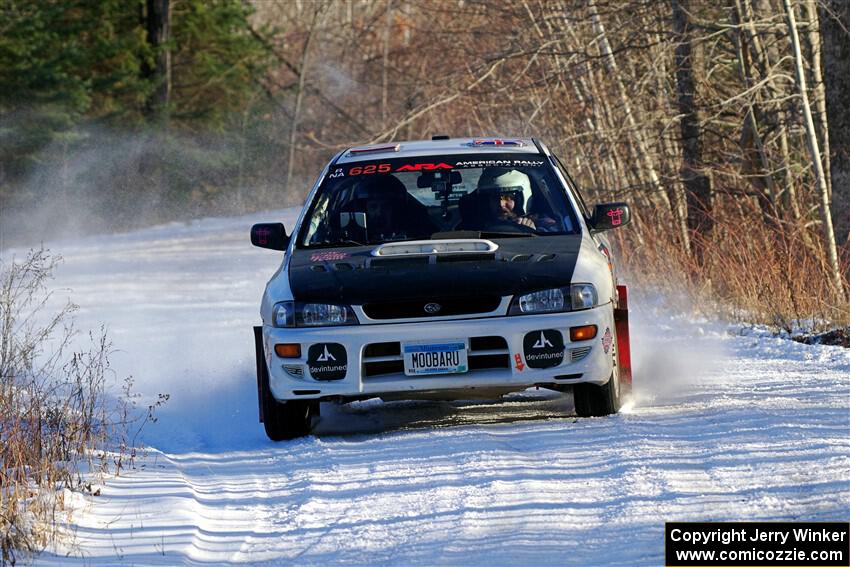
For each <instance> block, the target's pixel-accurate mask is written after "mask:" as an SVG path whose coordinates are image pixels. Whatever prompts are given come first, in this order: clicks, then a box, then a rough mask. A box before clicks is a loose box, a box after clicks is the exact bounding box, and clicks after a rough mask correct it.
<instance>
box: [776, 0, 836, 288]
mask: <svg viewBox="0 0 850 567" xmlns="http://www.w3.org/2000/svg"><path fill="white" fill-rule="evenodd" d="M783 1H784V5H785V15H786V17H787V18H788V31H789V34H788V35H789V38H790V40H791V47H792V49H793V51H794V63H795V65H794V66H795V71H796V74H797V86H798V88H799V91H800V99H801V102H802V107H803V118H804V120H805V127H806V140H807V142H808V145H809V153H810V154H811V159H812V164H813V166H814V171H815V179H816V181H817V190H818V197H819V202H818V206H819V208H820V214H821V225H822V230H823V236H824V241H825V244H826V249H827V258H828V260H829V267H830V272H831V276H832V282H833V286H834V288H835V291H836V293H838V294H840V295H843V294H844V290H843V284H842V281H841V270H840V268H839V266H838V250H837V248H836V245H835V233H834V232H833V230H832V213H831V212H830V209H829V189H828V187H827V185H826V174H825V173H824V170H823V162H822V161H821V154H820V148H819V146H818V138H817V132H816V131H815V123H814V120H813V119H812V110H811V105H810V104H809V96H808V93H807V92H806V76H805V73H804V71H803V55H802V53H801V52H800V37H799V34H798V33H797V18H796V16H795V15H794V8H793V6H792V5H791V0H783ZM819 51H820V50H817V52H819ZM813 65H820V62H819V61H814V62H813Z"/></svg>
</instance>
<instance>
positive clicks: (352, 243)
mask: <svg viewBox="0 0 850 567" xmlns="http://www.w3.org/2000/svg"><path fill="white" fill-rule="evenodd" d="M350 246H370V245H369V244H363V243H362V242H357V241H356V240H337V241H335V242H319V243H316V244H311V245H309V246H307V248H344V247H350Z"/></svg>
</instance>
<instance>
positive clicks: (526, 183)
mask: <svg viewBox="0 0 850 567" xmlns="http://www.w3.org/2000/svg"><path fill="white" fill-rule="evenodd" d="M488 173H489V175H488ZM478 186H479V188H481V189H484V190H487V189H496V190H498V192H499V193H520V194H522V203H520V205H521V206H522V208H523V210H524V211H525V212H528V209H529V203H530V202H531V195H532V193H531V180H530V179H529V178H528V175H526V174H525V173H523V172H521V171H517V170H516V169H509V170H504V169H501V170H498V171H490V172H488V171H487V170H485V171H484V173H482V175H481V179H480V180H479V182H478Z"/></svg>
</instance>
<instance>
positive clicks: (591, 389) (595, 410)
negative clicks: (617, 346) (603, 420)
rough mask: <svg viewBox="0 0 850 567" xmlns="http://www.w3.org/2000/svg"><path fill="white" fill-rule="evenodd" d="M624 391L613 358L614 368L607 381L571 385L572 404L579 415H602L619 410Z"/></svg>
mask: <svg viewBox="0 0 850 567" xmlns="http://www.w3.org/2000/svg"><path fill="white" fill-rule="evenodd" d="M623 395H624V392H623V391H622V384H621V383H620V373H619V372H618V371H617V359H616V357H615V358H614V370H613V371H612V372H611V377H610V378H608V381H607V382H606V383H605V384H603V385H601V386H598V385H596V384H576V385H574V386H573V404H574V405H575V409H576V415H578V416H579V417H602V416H606V415H611V414H615V413H617V412H618V411H620V406H621V405H622V401H623Z"/></svg>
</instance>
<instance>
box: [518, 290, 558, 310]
mask: <svg viewBox="0 0 850 567" xmlns="http://www.w3.org/2000/svg"><path fill="white" fill-rule="evenodd" d="M518 304H519V311H520V313H547V312H549V311H563V310H564V292H563V291H561V290H560V289H559V288H555V289H546V290H543V291H535V292H533V293H527V294H525V295H520V296H519V301H518Z"/></svg>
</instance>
